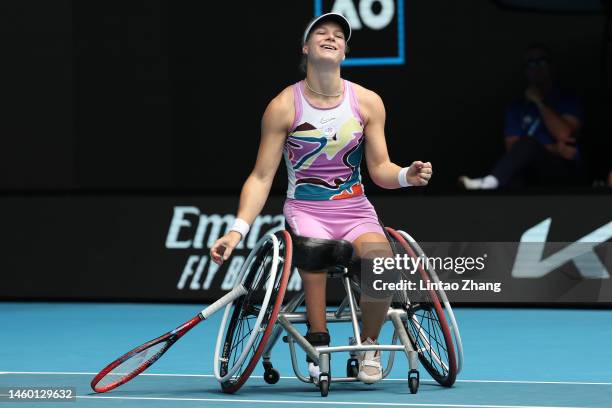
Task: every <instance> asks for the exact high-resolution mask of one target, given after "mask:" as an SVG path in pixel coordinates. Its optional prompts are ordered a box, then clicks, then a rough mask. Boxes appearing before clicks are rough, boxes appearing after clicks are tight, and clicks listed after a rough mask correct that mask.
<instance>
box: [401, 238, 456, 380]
mask: <svg viewBox="0 0 612 408" xmlns="http://www.w3.org/2000/svg"><path fill="white" fill-rule="evenodd" d="M397 232H398V233H399V234H400V235H401V236H402V237H404V239H406V241H407V242H408V244H409V245H410V246H411V247H412V248H413V249H414V251H415V252H416V254H417V255H418V256H420V257H423V258H425V257H426V255H425V252H424V251H423V249H422V248H421V246H420V245H419V244H418V242H416V240H415V239H414V238H412V237H411V236H410V235H409V234H408V233H407V232H404V231H401V230H399V231H397ZM427 271H428V273H429V275H430V276H431V277H432V278H433V280H434V282H440V278H438V274H437V273H436V271H435V269H433V268H428V270H427ZM438 295H439V298H440V302H441V303H442V309H443V310H444V312H445V315H446V319H447V322H448V324H449V325H450V329H451V335H452V336H453V341H454V345H455V353H456V355H457V374H459V373H460V372H461V370H462V369H463V342H462V341H461V334H460V332H459V325H458V324H457V319H455V313H454V312H453V308H452V307H451V304H450V302H449V300H448V297H447V296H446V293H445V292H444V290H443V289H439V290H438Z"/></svg>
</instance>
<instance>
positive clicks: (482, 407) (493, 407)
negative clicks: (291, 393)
mask: <svg viewBox="0 0 612 408" xmlns="http://www.w3.org/2000/svg"><path fill="white" fill-rule="evenodd" d="M76 397H77V398H85V399H118V400H150V401H206V402H244V403H248V404H255V403H260V404H264V403H265V404H303V405H306V404H320V405H367V406H383V407H452V408H586V407H566V406H553V405H545V406H541V405H475V404H469V405H466V404H417V403H404V402H353V401H293V400H254V399H232V398H164V397H97V396H85V395H77V396H76Z"/></svg>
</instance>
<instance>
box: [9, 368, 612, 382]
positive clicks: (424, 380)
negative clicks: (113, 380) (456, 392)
mask: <svg viewBox="0 0 612 408" xmlns="http://www.w3.org/2000/svg"><path fill="white" fill-rule="evenodd" d="M0 374H17V375H22V374H25V375H96V374H98V373H94V372H91V373H88V372H73V371H66V372H64V371H3V372H0ZM139 376H150V377H201V378H213V377H214V375H213V374H161V373H159V374H158V373H142V374H139ZM251 378H263V376H261V375H252V376H251ZM280 378H282V379H288V380H297V378H295V377H294V376H281V377H280ZM383 381H406V379H405V378H385V379H384V380H383ZM421 382H432V383H436V381H434V380H429V379H422V380H421ZM457 382H464V383H502V384H504V383H505V384H558V385H612V382H584V381H535V380H534V381H532V380H457Z"/></svg>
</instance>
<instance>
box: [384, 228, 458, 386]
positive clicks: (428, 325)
mask: <svg viewBox="0 0 612 408" xmlns="http://www.w3.org/2000/svg"><path fill="white" fill-rule="evenodd" d="M386 230H387V232H388V233H389V235H390V236H391V238H392V239H393V240H394V241H395V242H396V243H398V244H399V248H398V249H399V250H403V251H405V253H406V254H408V255H409V256H410V257H413V258H417V257H418V255H417V254H416V252H415V250H414V249H413V248H412V246H411V245H410V244H409V243H408V241H407V240H406V239H405V238H404V236H402V235H401V234H400V233H398V232H397V231H395V230H394V229H392V228H388V227H387V228H386ZM419 278H420V279H422V280H423V281H424V282H433V281H434V278H433V277H432V276H431V275H430V273H429V271H428V270H427V269H424V268H423V267H422V266H419ZM399 297H400V298H401V299H399V300H398V301H399V302H401V303H402V307H404V308H405V309H406V310H407V311H408V319H407V321H406V331H407V332H408V337H409V338H410V341H411V342H412V346H413V347H414V348H415V350H416V351H417V352H418V356H419V361H420V362H421V364H422V365H423V367H425V369H426V370H427V372H428V373H429V374H430V375H431V376H432V378H433V379H434V380H435V381H436V382H438V383H439V384H440V385H443V386H445V387H450V386H452V385H453V384H454V383H455V379H456V377H457V356H456V354H455V348H454V345H453V338H452V335H451V330H450V328H449V325H448V322H447V319H446V316H445V314H444V310H443V308H442V304H441V302H440V297H439V293H438V292H436V291H434V290H419V291H406V292H401V293H399Z"/></svg>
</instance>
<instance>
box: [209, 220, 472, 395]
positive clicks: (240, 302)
mask: <svg viewBox="0 0 612 408" xmlns="http://www.w3.org/2000/svg"><path fill="white" fill-rule="evenodd" d="M385 231H386V234H387V238H388V239H389V241H390V243H391V248H392V249H393V250H394V252H399V251H405V252H404V253H407V254H408V255H409V256H410V257H414V258H416V257H419V256H422V257H424V256H425V254H424V252H423V250H422V249H421V247H420V246H419V245H418V243H417V242H416V241H415V240H414V239H413V238H412V237H411V236H410V235H408V234H407V233H406V232H404V231H396V230H394V229H392V228H388V227H386V228H385ZM356 264H358V260H357V259H356V258H355V257H354V255H353V247H352V245H351V243H350V242H348V241H344V240H327V239H316V238H306V237H300V236H296V235H293V234H292V233H290V232H289V231H287V230H281V231H277V232H273V233H268V234H267V235H265V236H264V237H262V238H261V239H260V240H259V242H258V243H257V244H256V245H255V247H254V248H253V250H252V251H251V252H250V254H249V255H248V257H247V259H246V260H245V262H244V264H243V265H242V268H241V270H240V272H239V273H238V276H237V279H236V286H238V285H242V286H243V287H244V289H246V293H245V294H244V295H242V296H240V297H239V298H236V299H234V300H233V301H232V302H231V303H229V304H228V305H227V306H226V307H225V311H224V314H223V317H222V320H221V324H220V328H219V332H218V335H217V340H216V345H215V354H214V362H213V366H214V375H215V377H216V379H217V380H218V381H219V382H220V384H221V389H222V391H223V392H225V393H235V392H236V391H238V390H239V389H240V388H241V387H242V385H244V384H245V382H246V381H247V380H248V378H249V376H250V374H251V373H252V372H253V370H254V368H255V367H256V365H257V364H258V362H259V360H260V359H261V358H262V357H263V368H264V380H265V381H266V382H267V383H268V384H275V383H276V382H278V380H279V378H280V375H279V373H278V371H277V370H276V369H274V367H273V365H272V349H273V347H274V346H275V344H276V343H277V342H278V340H279V339H281V335H282V334H283V332H284V333H286V334H285V336H283V337H282V340H283V341H284V342H285V343H287V344H288V346H289V349H290V354H291V363H292V367H293V371H294V373H295V375H296V377H297V378H298V379H299V380H301V381H303V382H305V383H314V384H315V385H316V386H317V387H318V388H319V391H320V393H321V396H323V397H325V396H327V395H328V393H329V389H330V384H331V383H332V382H354V381H358V380H357V373H358V366H357V359H356V355H357V353H358V352H361V351H367V350H380V351H388V352H389V356H388V359H387V362H386V365H385V366H384V367H383V372H382V375H383V378H385V377H387V376H388V375H389V374H390V372H391V369H392V367H393V361H394V358H395V353H396V352H403V353H404V354H405V355H406V357H407V359H408V366H409V371H408V374H407V382H408V388H409V390H410V392H411V393H412V394H414V393H416V392H417V390H418V388H419V380H420V376H419V363H420V364H421V365H422V366H423V367H424V368H425V370H426V371H427V372H428V373H429V374H430V375H431V377H432V378H433V379H434V380H435V381H436V382H437V383H439V384H440V385H442V386H445V387H451V386H452V385H453V384H454V382H455V379H456V377H457V374H458V373H459V372H460V371H461V368H462V366H463V347H462V343H461V337H460V334H459V328H458V326H457V322H456V319H455V316H454V314H453V311H452V309H451V305H450V303H449V301H448V298H447V297H446V294H445V293H444V291H442V290H424V291H421V292H420V293H419V296H418V299H417V298H416V297H415V295H414V291H400V292H397V293H396V295H394V298H393V301H392V303H391V306H390V308H389V310H388V312H387V316H386V321H385V323H386V322H387V321H390V322H391V323H392V325H393V336H392V341H391V344H380V345H363V344H362V343H361V342H360V326H359V322H360V317H361V312H360V310H359V306H358V302H357V299H358V297H359V296H360V287H359V283H358V280H357V279H356V273H355V272H354V269H355V268H354V266H355V265H356ZM296 267H297V268H304V269H305V270H322V271H326V272H327V273H328V275H329V277H331V278H340V279H342V283H343V286H344V289H345V292H346V296H345V297H344V300H343V301H342V302H341V303H340V305H339V306H337V307H336V308H335V310H334V311H331V312H330V311H327V322H328V323H350V324H351V325H352V331H353V339H352V340H353V342H354V343H355V344H349V345H345V346H316V347H314V346H312V345H311V344H310V343H309V342H308V341H307V340H306V338H305V337H304V336H303V335H302V334H301V333H300V332H299V331H298V330H297V329H296V327H295V326H294V324H299V323H307V319H306V313H305V312H297V310H298V309H299V308H300V306H302V304H303V302H304V293H303V292H301V293H298V294H296V295H295V296H294V297H293V298H292V299H290V300H289V301H287V302H286V303H284V297H285V292H286V289H287V283H288V281H289V277H290V275H291V272H292V270H293V268H296ZM418 273H419V274H420V279H422V280H423V281H425V282H439V279H438V276H437V275H436V272H435V271H434V270H433V269H431V268H429V267H428V265H425V267H423V266H421V267H420V268H419V271H418ZM296 345H297V346H298V347H300V348H301V349H302V350H303V351H304V352H305V353H306V354H307V355H308V356H309V357H310V359H312V361H314V362H315V363H316V364H318V365H319V368H320V375H319V378H318V379H313V378H311V377H310V376H309V375H304V374H303V373H302V371H301V370H300V367H299V364H298V359H297V354H296ZM337 352H344V353H346V352H348V353H349V359H348V360H347V364H346V376H344V377H336V376H334V377H332V375H331V369H330V359H331V354H332V353H337Z"/></svg>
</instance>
